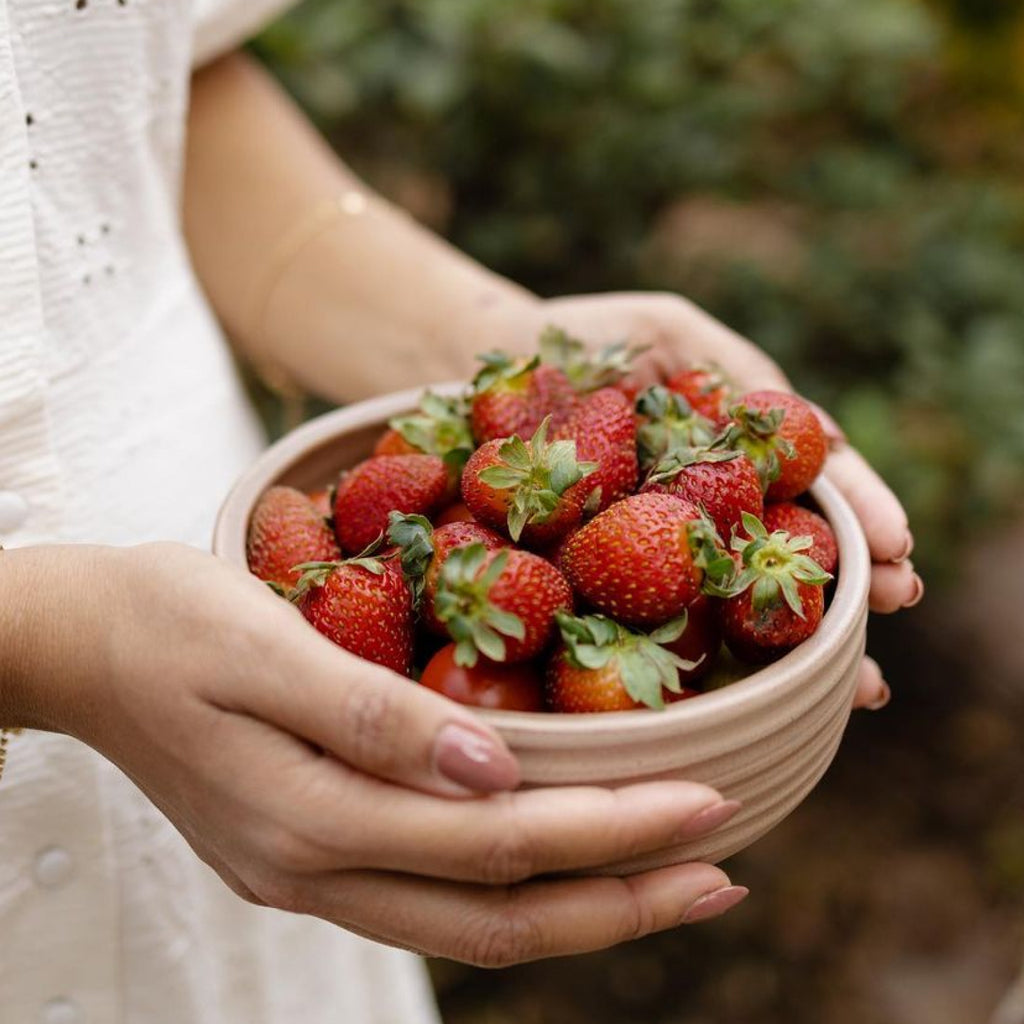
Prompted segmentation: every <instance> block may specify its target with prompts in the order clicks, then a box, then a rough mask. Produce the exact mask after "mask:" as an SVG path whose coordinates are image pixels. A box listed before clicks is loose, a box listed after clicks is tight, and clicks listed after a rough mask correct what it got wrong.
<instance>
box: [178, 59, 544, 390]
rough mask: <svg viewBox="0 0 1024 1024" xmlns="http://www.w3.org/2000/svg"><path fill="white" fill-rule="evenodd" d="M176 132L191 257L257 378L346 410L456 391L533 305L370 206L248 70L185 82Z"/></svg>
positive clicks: (239, 66) (374, 200) (226, 69)
mask: <svg viewBox="0 0 1024 1024" xmlns="http://www.w3.org/2000/svg"><path fill="white" fill-rule="evenodd" d="M188 133H189V145H188V156H187V167H186V171H187V173H186V187H185V228H186V233H187V237H188V243H189V247H190V250H191V253H192V258H193V261H194V264H195V266H196V269H197V271H198V274H199V277H200V279H201V281H202V283H203V285H204V287H205V288H206V290H207V293H208V294H209V296H210V298H211V300H212V302H213V305H214V307H215V309H216V311H217V313H218V315H219V316H220V318H221V320H222V321H223V323H224V324H225V326H226V327H227V330H228V331H229V333H230V334H231V336H232V338H233V340H234V342H235V344H236V345H237V346H238V348H239V350H240V351H241V352H242V354H243V355H244V356H246V357H248V358H249V359H251V360H252V361H253V362H255V363H256V364H257V365H258V366H263V367H265V368H266V367H269V368H272V369H276V370H278V371H280V372H282V373H283V374H284V375H286V376H287V377H289V378H291V379H292V380H294V381H296V382H297V383H298V384H300V385H302V386H304V387H306V388H308V389H310V390H313V391H317V392H320V393H322V394H326V396H327V397H330V398H333V399H336V400H348V399H353V398H358V397H361V396H364V395H367V394H372V393H375V392H378V391H381V390H390V389H392V388H395V387H398V386H403V385H410V386H411V385H414V384H421V383H423V382H424V381H430V380H441V379H447V378H453V377H465V376H466V374H467V373H468V372H469V371H470V370H471V369H472V364H473V355H474V353H475V352H477V351H479V350H481V349H484V348H487V347H493V345H494V344H496V343H499V342H507V343H508V344H512V345H515V344H516V343H517V339H515V338H509V339H506V338H504V337H502V336H501V332H502V325H503V324H512V323H515V322H517V321H519V320H521V319H522V316H521V310H523V309H526V308H529V307H532V306H533V305H534V304H535V303H536V300H535V299H534V297H533V296H531V295H530V294H529V293H528V292H525V291H524V290H522V289H520V288H519V287H517V286H515V285H513V284H512V283H511V282H509V281H507V280H505V279H504V278H501V277H499V276H497V275H495V274H492V273H491V272H489V271H488V270H486V269H485V268H483V267H481V266H480V265H479V264H477V263H475V262H473V261H472V260H470V259H468V258H467V257H466V256H464V255H463V254H461V253H459V252H458V251H457V250H455V249H453V248H452V247H451V246H449V245H447V244H446V243H445V242H444V241H442V240H441V239H439V238H437V237H436V236H435V235H433V234H431V233H430V232H429V231H427V230H425V229H424V228H422V227H420V226H419V225H417V224H416V223H414V222H413V221H412V220H411V219H410V218H409V217H408V216H406V215H405V214H404V213H402V212H401V211H399V210H396V209H395V208H394V207H392V206H391V205H390V204H388V203H386V202H384V201H383V200H381V199H379V198H378V197H375V196H373V194H372V192H371V191H370V190H369V189H368V188H367V187H366V186H365V185H364V184H363V183H362V182H360V181H359V180H358V179H357V178H356V177H355V176H354V175H353V174H352V173H351V172H350V171H349V170H348V169H347V168H346V167H345V166H344V164H343V163H342V162H341V161H340V160H339V159H338V158H337V157H336V156H335V155H334V153H332V152H331V151H330V149H329V148H328V147H327V146H326V144H325V143H324V142H323V141H322V140H321V139H320V137H319V136H318V135H317V134H316V132H315V131H314V130H313V128H312V127H311V126H310V124H309V123H308V121H306V119H305V118H304V117H303V115H302V114H301V113H300V112H299V111H298V110H297V109H296V107H295V106H294V105H293V104H292V103H291V102H290V101H289V100H288V98H287V97H286V96H284V94H283V93H282V92H281V90H280V89H279V88H278V87H277V86H276V84H275V83H273V82H272V81H271V79H270V78H269V76H268V75H266V74H265V73H264V72H263V71H262V70H261V69H260V68H259V67H258V66H257V65H255V64H254V63H252V62H251V61H249V60H248V59H246V58H244V57H241V56H239V55H235V56H232V57H229V58H226V59H225V60H222V61H220V62H218V63H216V64H214V65H213V66H211V67H209V68H207V69H205V70H204V71H202V72H201V73H199V74H198V75H197V76H196V78H195V80H194V83H193V98H192V109H191V113H190V117H189V127H188ZM345 196H347V197H349V201H348V202H346V203H342V204H341V206H340V207H338V208H336V209H334V208H332V207H331V205H330V204H335V203H337V202H338V200H339V198H340V197H345ZM486 323H493V324H494V334H493V335H492V336H491V337H488V338H482V337H480V336H479V330H480V328H479V325H481V324H486Z"/></svg>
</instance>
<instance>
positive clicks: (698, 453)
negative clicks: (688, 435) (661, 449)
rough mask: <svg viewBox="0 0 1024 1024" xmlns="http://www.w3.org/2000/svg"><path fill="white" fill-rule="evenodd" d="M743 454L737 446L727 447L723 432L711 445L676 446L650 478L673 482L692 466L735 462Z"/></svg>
mask: <svg viewBox="0 0 1024 1024" xmlns="http://www.w3.org/2000/svg"><path fill="white" fill-rule="evenodd" d="M742 455H743V452H741V451H739V450H738V449H736V448H727V447H725V435H724V434H723V435H721V436H720V437H719V438H718V439H717V440H715V441H714V442H712V443H711V444H710V445H705V446H703V447H680V448H674V449H673V450H672V451H670V452H669V453H668V454H667V455H665V456H664V458H662V459H661V460H660V461H659V462H658V463H657V465H656V466H655V467H654V468H653V469H652V470H651V473H650V476H649V477H648V480H650V481H651V482H652V483H671V482H672V481H673V480H675V479H676V478H677V477H678V476H679V474H680V473H682V472H683V470H684V469H687V468H688V467H690V466H700V465H713V464H715V463H720V462H733V461H735V460H736V459H738V458H740V457H741V456H742Z"/></svg>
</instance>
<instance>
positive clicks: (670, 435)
mask: <svg viewBox="0 0 1024 1024" xmlns="http://www.w3.org/2000/svg"><path fill="white" fill-rule="evenodd" d="M636 412H637V416H638V418H639V421H640V427H639V430H638V431H637V448H638V450H639V456H640V465H641V467H643V468H644V469H650V468H651V467H652V466H654V465H656V464H657V463H658V462H660V461H661V460H662V459H663V458H665V456H666V455H669V454H671V453H672V452H673V451H675V449H676V448H693V447H697V448H699V447H702V446H704V445H709V444H711V442H712V441H713V440H714V439H715V436H716V434H717V432H718V430H717V427H716V426H715V424H714V423H712V422H711V420H709V419H707V418H706V417H704V416H702V415H701V414H700V413H699V412H696V411H695V410H694V409H693V408H692V407H691V406H690V404H689V403H688V402H687V401H686V399H685V398H684V397H683V396H682V395H677V394H674V393H673V392H671V391H668V390H667V389H666V388H663V387H661V386H660V385H655V386H654V387H650V388H647V390H646V391H642V392H641V393H640V395H639V396H638V397H637V400H636Z"/></svg>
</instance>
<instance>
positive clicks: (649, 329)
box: [514, 293, 924, 708]
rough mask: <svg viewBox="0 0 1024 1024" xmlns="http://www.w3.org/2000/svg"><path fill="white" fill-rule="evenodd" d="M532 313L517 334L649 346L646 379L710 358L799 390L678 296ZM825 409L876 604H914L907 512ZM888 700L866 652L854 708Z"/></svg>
mask: <svg viewBox="0 0 1024 1024" xmlns="http://www.w3.org/2000/svg"><path fill="white" fill-rule="evenodd" d="M529 315H530V317H531V318H533V317H535V318H536V321H535V322H534V323H532V324H531V325H530V326H529V329H526V327H525V325H524V326H523V327H515V328H514V330H515V334H516V336H517V338H519V339H524V338H526V339H528V338H535V337H536V336H537V333H539V331H540V330H541V329H542V328H543V327H545V326H547V325H548V324H554V325H556V326H559V327H562V328H564V329H565V330H566V331H568V332H569V333H570V334H572V335H574V336H576V337H579V338H581V339H583V340H585V341H587V342H588V343H592V344H594V345H604V344H609V343H612V342H616V341H622V340H625V339H628V340H629V341H630V342H631V343H633V344H636V345H646V346H649V347H648V350H647V351H646V353H645V354H644V355H643V356H642V357H641V358H640V360H638V365H637V375H638V376H639V377H641V379H642V380H643V381H644V382H645V383H653V382H655V381H656V380H658V379H659V378H663V377H664V376H665V375H666V374H670V373H671V372H673V371H674V370H677V369H681V368H682V367H683V366H684V365H685V364H687V363H692V362H711V363H717V364H718V365H719V366H720V367H721V368H722V369H723V370H725V371H726V373H727V374H728V375H729V376H730V377H731V378H732V379H733V380H734V381H735V382H736V384H738V385H739V386H740V387H742V388H744V389H746V390H754V389H757V388H772V389H776V390H785V391H792V390H793V388H792V385H790V383H789V381H788V380H787V379H786V375H785V374H784V373H783V372H782V370H780V369H779V367H778V366H777V365H776V364H775V363H774V362H773V361H772V360H771V359H770V358H769V357H768V356H767V355H765V353H764V352H762V351H761V350H760V349H759V348H758V347H757V346H756V345H754V344H753V343H752V342H750V341H748V340H747V339H745V338H743V337H741V336H740V335H738V334H736V333H735V332H734V331H732V330H730V329H729V328H728V327H726V326H725V325H724V324H722V323H720V322H719V321H718V320H715V319H714V318H713V317H712V316H709V315H708V314H707V313H705V312H704V311H703V310H702V309H700V308H699V307H697V306H695V305H694V304H693V303H691V302H688V301H687V300H686V299H683V298H681V297H680V296H677V295H670V294H661V293H616V294H604V295H592V296H591V295H584V296H572V297H567V298H558V299H551V300H548V301H545V302H541V303H538V304H536V305H534V306H532V307H531V310H530V314H529ZM819 414H820V418H821V420H822V423H823V425H824V426H825V431H826V433H827V434H828V435H829V439H830V441H831V446H832V451H831V454H830V455H829V459H828V462H827V464H826V468H825V475H826V476H827V477H828V478H829V479H830V480H831V481H832V482H833V483H834V484H835V485H836V486H837V487H838V488H839V490H840V491H842V493H843V495H844V496H845V497H846V499H847V501H849V502H850V505H851V506H852V507H853V509H854V511H855V512H856V513H857V516H858V517H859V519H860V521H861V524H862V526H863V527H864V533H865V535H866V537H867V542H868V548H869V550H870V552H871V558H872V562H873V566H872V573H871V591H870V596H869V603H870V607H871V610H872V611H875V612H882V613H890V612H895V611H898V610H899V609H900V608H908V607H912V606H913V605H915V604H917V603H918V602H919V601H920V600H921V597H922V595H923V593H924V584H923V582H922V580H921V578H920V577H919V576H918V575H917V573H915V572H914V566H913V563H911V561H910V553H911V551H912V550H913V545H914V541H913V535H912V534H911V532H910V528H909V526H908V523H907V514H906V512H905V511H904V510H903V506H902V505H901V504H900V502H899V500H898V499H897V498H896V496H895V495H894V494H893V493H892V491H891V490H890V489H889V488H888V487H887V486H886V484H885V482H884V481H883V480H882V479H881V478H880V477H879V476H878V474H877V473H876V472H875V471H874V470H873V469H872V468H871V467H870V466H869V465H868V463H867V462H866V461H865V459H864V458H863V456H861V455H860V454H859V453H858V452H857V451H856V450H854V449H853V448H851V447H850V445H849V444H847V443H846V440H845V438H844V437H843V434H842V431H841V430H840V429H839V427H838V426H836V424H835V423H834V421H833V420H832V419H831V417H830V416H829V415H828V414H827V413H825V412H824V411H822V410H819ZM888 700H889V687H888V685H887V684H886V682H885V680H884V679H883V677H882V673H881V671H880V670H879V667H878V665H877V664H876V662H875V661H873V660H872V659H871V658H865V659H864V662H863V664H862V666H861V670H860V680H859V685H858V688H857V695H856V699H855V706H856V707H866V708H880V707H883V706H884V705H885V704H886V703H887V702H888Z"/></svg>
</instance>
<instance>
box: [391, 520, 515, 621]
mask: <svg viewBox="0 0 1024 1024" xmlns="http://www.w3.org/2000/svg"><path fill="white" fill-rule="evenodd" d="M388 522H389V525H388V540H389V541H391V543H392V544H394V545H395V546H396V547H397V548H398V549H399V551H400V552H401V559H402V570H403V572H404V573H405V577H406V579H407V580H408V581H409V582H410V584H411V585H412V588H413V596H414V598H415V601H416V604H417V606H418V607H419V609H420V613H421V615H422V617H423V624H424V625H425V626H426V627H427V629H429V630H430V631H431V632H432V633H436V634H437V635H438V636H447V635H448V630H447V629H446V628H445V625H444V623H443V622H441V621H440V620H439V619H438V618H437V616H436V615H435V614H434V599H435V598H436V596H437V582H438V579H439V578H440V575H441V567H442V566H443V565H444V561H445V559H446V558H447V557H448V556H449V555H450V554H451V552H453V551H454V550H455V549H456V548H464V547H468V546H469V545H470V544H483V546H484V547H485V548H486V549H487V550H488V551H497V550H498V548H507V547H508V541H507V540H506V539H505V538H504V537H500V536H499V535H498V534H496V533H495V532H494V531H493V530H488V529H487V527H486V526H481V525H480V524H479V523H477V522H471V523H466V522H455V523H449V524H447V525H445V526H438V527H436V528H434V527H432V526H431V525H430V522H429V520H427V519H424V518H423V516H415V515H413V516H409V515H403V514H402V513H400V512H392V513H391V515H390V517H389V520H388Z"/></svg>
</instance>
